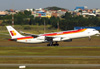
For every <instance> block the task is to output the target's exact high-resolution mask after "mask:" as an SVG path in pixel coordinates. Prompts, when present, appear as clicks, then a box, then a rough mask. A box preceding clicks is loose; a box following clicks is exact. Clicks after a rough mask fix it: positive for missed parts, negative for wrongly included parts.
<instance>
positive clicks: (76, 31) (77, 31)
mask: <svg viewBox="0 0 100 69" xmlns="http://www.w3.org/2000/svg"><path fill="white" fill-rule="evenodd" d="M85 30H86V29H79V30H74V31H65V32H58V33H50V34H43V35H42V36H56V35H64V34H72V33H79V32H83V31H85Z"/></svg>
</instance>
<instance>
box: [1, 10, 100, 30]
mask: <svg viewBox="0 0 100 69" xmlns="http://www.w3.org/2000/svg"><path fill="white" fill-rule="evenodd" d="M0 20H3V22H2V25H12V15H6V16H0ZM44 24H45V25H51V28H58V26H59V27H60V29H61V30H70V29H74V27H76V26H88V27H96V26H100V19H99V18H98V17H93V16H89V17H87V18H84V17H83V16H72V15H71V14H70V13H66V14H65V15H64V16H62V17H61V18H59V17H51V18H40V17H34V16H33V15H31V12H29V11H24V12H23V13H22V12H19V13H17V14H15V15H14V25H44Z"/></svg>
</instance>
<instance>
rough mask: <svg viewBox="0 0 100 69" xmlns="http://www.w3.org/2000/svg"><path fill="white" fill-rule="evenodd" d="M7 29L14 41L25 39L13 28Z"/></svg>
mask: <svg viewBox="0 0 100 69" xmlns="http://www.w3.org/2000/svg"><path fill="white" fill-rule="evenodd" d="M6 27H7V30H8V32H9V34H10V36H11V38H12V39H15V38H20V37H24V36H23V35H21V34H20V33H18V32H17V31H16V30H15V29H14V28H13V27H12V26H6Z"/></svg>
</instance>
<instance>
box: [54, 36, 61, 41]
mask: <svg viewBox="0 0 100 69" xmlns="http://www.w3.org/2000/svg"><path fill="white" fill-rule="evenodd" d="M53 41H61V38H59V37H58V38H53Z"/></svg>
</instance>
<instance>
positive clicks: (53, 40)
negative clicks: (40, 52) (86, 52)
mask: <svg viewBox="0 0 100 69" xmlns="http://www.w3.org/2000/svg"><path fill="white" fill-rule="evenodd" d="M6 27H7V29H8V31H9V34H10V36H11V39H9V40H11V41H16V42H22V43H44V42H48V43H49V44H47V46H59V44H58V42H59V41H72V39H75V38H82V37H89V38H90V37H91V36H93V35H96V34H100V33H99V31H97V30H95V29H79V30H70V31H62V32H54V33H47V34H40V35H33V34H31V35H30V36H23V35H21V34H20V33H18V32H17V31H16V30H15V29H14V28H13V27H12V26H6Z"/></svg>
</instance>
